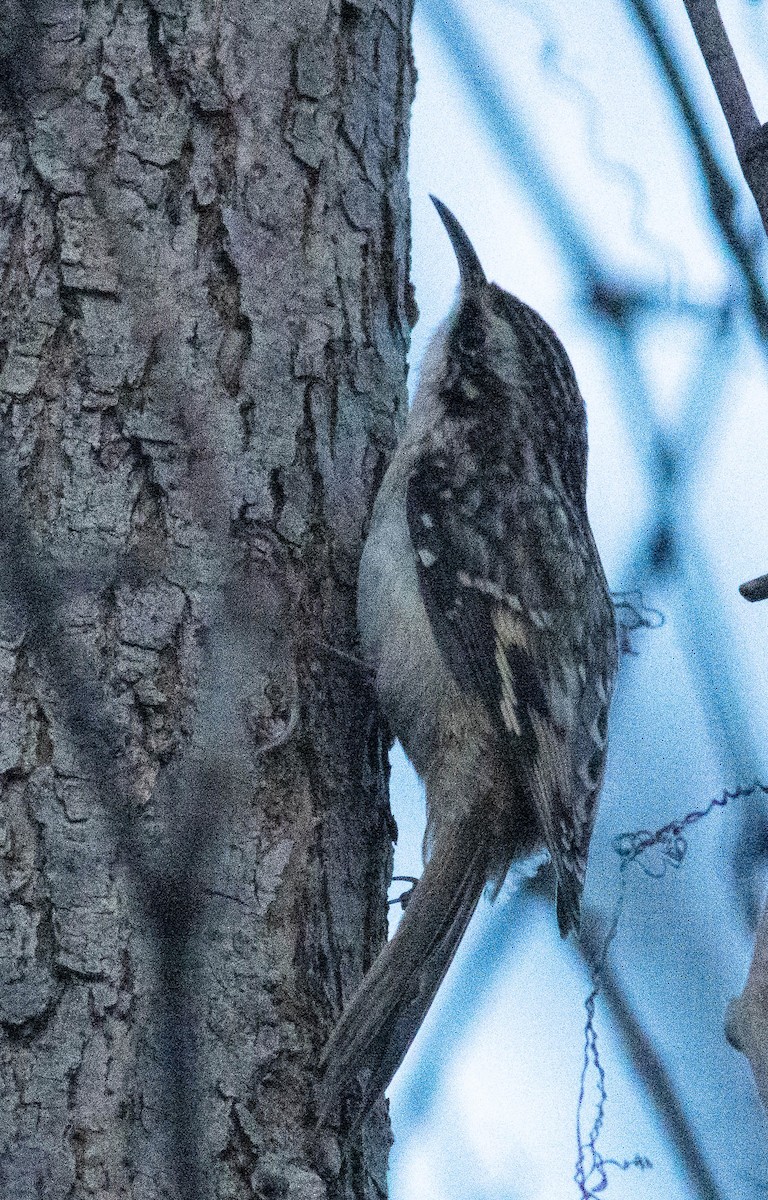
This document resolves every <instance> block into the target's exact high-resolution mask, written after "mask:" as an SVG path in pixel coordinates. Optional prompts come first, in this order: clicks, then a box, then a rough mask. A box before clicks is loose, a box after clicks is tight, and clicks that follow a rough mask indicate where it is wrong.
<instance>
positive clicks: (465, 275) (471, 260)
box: [429, 196, 487, 292]
mask: <svg viewBox="0 0 768 1200" xmlns="http://www.w3.org/2000/svg"><path fill="white" fill-rule="evenodd" d="M429 198H430V200H431V201H432V203H433V204H434V206H435V208H436V209H437V211H438V215H439V217H440V220H441V221H442V222H443V225H444V226H445V231H446V233H447V234H448V237H449V238H450V239H451V245H452V246H453V252H454V254H455V255H456V261H457V262H458V264H459V276H460V278H461V290H462V291H463V292H468V291H470V289H472V288H478V287H482V285H483V284H485V283H486V282H487V280H486V278H485V271H484V270H483V268H482V267H481V266H480V259H479V258H478V257H477V255H476V254H475V249H474V246H473V245H472V243H471V242H470V240H469V238H468V237H467V235H466V233H465V232H464V230H463V229H462V227H461V225H459V222H458V221H457V220H456V218H455V217H454V215H453V213H452V212H451V210H450V208H446V206H445V205H444V204H443V202H442V200H438V198H437V196H430V197H429Z"/></svg>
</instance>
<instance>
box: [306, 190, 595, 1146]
mask: <svg viewBox="0 0 768 1200" xmlns="http://www.w3.org/2000/svg"><path fill="white" fill-rule="evenodd" d="M431 200H432V202H433V203H434V205H435V208H436V209H437V212H438V214H439V216H440V218H441V220H442V223H443V225H444V227H445V230H446V232H447V235H448V238H449V239H450V242H451V245H452V247H453V251H454V253H455V256H456V260H457V263H458V267H459V289H458V294H457V298H456V302H455V304H454V306H453V308H452V310H451V312H450V313H449V315H448V316H447V318H446V319H445V320H444V321H443V323H442V324H441V325H440V326H439V327H438V329H437V331H436V332H435V334H434V335H433V337H432V339H431V341H430V343H429V345H428V347H427V349H426V351H425V354H424V359H423V363H422V367H421V371H420V378H419V384H418V388H417V391H416V395H415V398H414V402H413V405H412V408H411V410H410V412H409V414H408V418H407V421H406V426H405V431H404V434H403V437H402V440H401V441H400V443H399V445H398V447H397V450H396V451H395V454H394V456H393V458H392V460H391V462H390V465H389V467H388V469H387V471H386V473H385V475H384V478H383V480H382V483H381V487H380V489H379V492H378V494H377V496H376V500H375V503H374V507H373V512H372V516H371V522H370V527H369V531H368V535H367V538H366V541H365V545H364V548H363V553H362V557H361V563H360V570H359V576H358V602H357V617H358V626H359V632H360V642H361V647H362V650H363V654H364V656H365V660H366V663H367V664H368V666H369V667H370V669H371V671H372V673H373V678H374V680H375V687H376V693H377V698H378V704H379V708H380V710H381V712H382V714H383V716H384V717H385V718H386V721H387V722H388V724H389V727H390V729H391V731H392V732H393V734H394V736H395V737H397V738H398V739H399V740H400V742H401V744H402V746H403V748H404V750H405V752H406V754H407V755H408V758H409V759H410V761H411V763H412V764H413V766H414V768H415V770H416V772H417V773H418V775H419V776H420V778H421V780H422V781H423V783H424V786H425V791H426V803H427V829H426V834H425V842H424V850H425V867H424V871H423V874H422V876H421V878H420V880H419V882H418V883H417V884H416V886H415V888H414V890H413V893H412V895H411V897H410V899H409V902H408V904H407V907H405V908H404V911H403V916H402V920H401V922H400V925H399V927H398V929H397V931H396V933H395V935H394V937H393V938H392V940H391V941H390V942H388V943H387V944H386V945H385V947H384V948H383V950H382V951H381V952H380V954H379V955H378V957H377V958H376V959H375V961H374V963H373V965H372V966H371V968H370V970H369V971H368V973H367V975H366V976H365V977H364V979H363V981H362V983H361V984H360V986H359V988H358V990H357V992H356V993H355V994H354V996H353V997H352V999H351V1001H350V1003H349V1004H348V1005H347V1006H346V1007H345V1009H344V1011H343V1014H342V1016H341V1019H340V1020H339V1022H338V1024H337V1025H336V1027H335V1029H334V1031H333V1032H332V1034H331V1037H330V1039H329V1041H328V1043H327V1044H326V1047H325V1050H324V1052H323V1055H322V1058H321V1067H322V1074H321V1077H320V1081H319V1086H318V1089H317V1093H316V1095H317V1110H318V1120H319V1123H320V1124H321V1125H323V1124H327V1123H328V1121H329V1119H330V1118H331V1115H332V1114H333V1113H335V1112H338V1110H339V1105H340V1103H341V1102H342V1100H344V1098H345V1097H349V1099H350V1103H351V1105H352V1110H351V1111H352V1117H351V1119H350V1122H349V1125H350V1129H352V1128H356V1127H357V1126H359V1124H360V1122H361V1121H362V1120H363V1118H364V1117H365V1116H366V1115H367V1113H368V1112H369V1111H370V1109H371V1107H372V1106H373V1104H374V1103H375V1101H376V1099H377V1098H378V1096H379V1095H380V1094H381V1093H382V1092H383V1091H384V1090H385V1088H386V1087H387V1085H388V1084H389V1082H390V1080H391V1079H392V1076H393V1075H394V1073H395V1071H396V1070H397V1068H398V1067H399V1065H400V1063H401V1062H402V1060H403V1058H404V1057H405V1054H406V1052H407V1050H408V1048H409V1046H410V1045H411V1043H412V1041H413V1039H414V1037H415V1035H416V1032H417V1031H418V1028H419V1026H420V1024H421V1022H422V1020H423V1019H424V1016H425V1015H426V1012H427V1010H428V1008H429V1006H430V1004H431V1003H432V1000H433V999H434V996H435V994H436V992H437V990H438V988H439V987H440V984H441V982H442V980H443V978H444V976H445V973H446V971H447V969H448V966H449V965H450V963H451V960H452V959H453V956H454V954H455V952H456V949H457V947H458V945H459V942H460V941H461V938H462V937H463V935H464V933H465V931H466V928H467V926H468V924H469V921H470V919H471V917H472V914H473V912H474V911H475V908H476V907H477V904H478V901H479V899H480V896H481V895H482V893H483V891H484V890H485V889H488V890H489V892H490V895H491V897H494V896H495V895H496V893H497V892H498V890H499V889H500V887H501V886H502V884H503V882H504V880H505V878H506V876H507V874H508V872H509V871H510V868H513V869H515V870H518V871H521V872H525V871H526V870H527V869H528V868H530V865H531V864H534V866H535V864H536V863H537V861H538V862H541V861H542V860H543V858H544V857H546V856H547V855H548V857H549V858H550V859H551V861H552V863H553V865H554V874H555V877H556V896H557V898H556V912H557V921H558V925H559V929H560V933H561V935H562V936H563V937H565V936H566V935H567V934H568V933H569V932H570V931H572V930H573V931H578V925H579V914H580V904H581V894H582V889H583V886H584V878H585V873H586V867H587V854H588V849H589V842H590V837H591V834H592V829H593V825H594V821H595V816H596V810H597V801H598V795H599V791H600V787H601V784H602V780H603V774H604V767H605V756H606V749H607V735H608V710H609V705H610V700H611V694H612V691H613V686H614V681H615V675H616V666H617V658H618V651H617V641H616V624H615V615H614V608H613V604H612V601H611V596H610V592H609V590H608V585H607V583H606V579H605V574H604V572H603V568H602V564H601V561H600V557H599V554H598V551H597V548H596V545H595V541H594V537H593V534H592V530H591V528H590V524H589V519H588V516H587V507H586V475H587V432H586V412H585V406H584V401H583V398H582V396H581V393H580V391H579V387H578V384H577V382H576V377H575V374H574V371H573V368H572V366H571V363H570V360H569V358H568V355H567V353H566V351H565V349H564V347H563V345H562V343H561V341H560V339H559V338H558V337H557V335H556V334H555V333H554V331H553V330H552V329H551V327H550V326H549V325H548V324H547V322H546V321H545V320H544V319H543V318H542V317H541V316H539V314H538V313H537V312H535V311H534V310H533V309H532V308H531V307H529V305H527V304H526V303H524V302H523V301H522V300H520V299H518V298H517V297H515V296H513V295H511V294H510V293H508V292H507V291H505V290H504V289H503V288H501V287H499V286H498V285H497V284H495V283H489V282H488V280H487V279H486V276H485V272H484V270H483V268H482V266H481V263H480V260H479V258H478V256H477V254H476V252H475V250H474V247H473V246H472V243H471V242H470V240H469V237H468V236H467V234H466V232H465V231H464V229H463V227H462V226H461V225H460V224H459V222H458V220H457V219H456V217H455V216H454V215H453V213H452V212H451V211H450V209H448V208H447V207H446V205H445V204H443V203H442V201H440V200H438V199H437V198H436V197H434V196H432V197H431ZM352 1093H354V1095H352Z"/></svg>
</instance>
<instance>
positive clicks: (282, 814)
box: [0, 0, 412, 1200]
mask: <svg viewBox="0 0 768 1200" xmlns="http://www.w3.org/2000/svg"><path fill="white" fill-rule="evenodd" d="M409 21H410V0H287V2H286V0H283V2H282V3H279V2H278V0H260V3H258V4H253V3H250V2H245V0H220V2H215V0H90V2H89V0H42V2H40V3H38V4H37V5H36V6H34V5H30V4H29V2H27V3H25V4H24V5H23V6H22V5H21V4H20V3H16V2H10V0H2V2H0V30H2V33H1V34H0V37H2V39H3V41H2V44H1V47H0V53H2V59H3V61H2V64H0V75H2V97H1V99H2V112H1V113H0V217H1V220H0V264H1V266H0V271H1V276H0V279H1V283H0V289H1V290H0V306H1V307H0V420H1V424H0V437H1V438H2V444H1V446H0V449H1V451H2V477H1V479H0V482H1V483H2V503H1V504H0V522H2V528H1V529H0V535H1V536H2V559H1V561H0V599H1V601H2V603H1V604H0V676H1V677H2V683H1V684H0V783H1V785H2V791H1V792H0V800H1V802H2V825H1V827H0V853H1V854H2V857H1V858H0V865H1V867H2V871H1V873H0V886H1V887H2V896H3V906H2V922H1V923H0V1072H1V1075H0V1079H1V1083H0V1106H1V1107H0V1139H1V1140H0V1193H2V1195H7V1196H11V1195H13V1196H14V1197H16V1198H17V1200H24V1198H25V1197H32V1196H35V1197H38V1196H44V1197H45V1200H59V1198H61V1200H63V1198H64V1197H85V1196H89V1197H99V1198H107V1197H110V1198H112V1197H128V1196H130V1197H135V1198H136V1200H139V1198H141V1200H155V1198H156V1197H160V1196H164V1197H165V1196H168V1197H171V1196H173V1197H175V1196H186V1197H190V1198H191V1197H194V1198H195V1200H200V1198H201V1197H214V1196H215V1197H222V1198H223V1197H227V1198H229V1197H233V1198H234V1197H245V1196H251V1195H256V1196H263V1197H279V1196H288V1197H290V1198H291V1200H304V1198H307V1200H309V1198H312V1200H319V1198H320V1197H324V1196H325V1195H328V1196H331V1197H353V1196H354V1197H364V1196H373V1195H378V1194H380V1193H382V1192H383V1191H384V1187H385V1183H384V1172H385V1169H386V1146H387V1137H388V1134H387V1129H386V1118H385V1115H384V1112H383V1108H380V1110H379V1111H378V1112H377V1114H376V1115H375V1117H374V1119H373V1120H372V1121H371V1122H370V1123H369V1126H368V1129H367V1131H366V1133H365V1136H364V1139H363V1143H362V1145H361V1144H360V1143H359V1142H358V1143H356V1144H355V1145H353V1146H352V1147H351V1148H347V1149H346V1150H344V1149H340V1147H339V1145H338V1143H337V1141H336V1139H335V1137H334V1136H332V1135H327V1136H326V1137H324V1138H322V1139H319V1140H318V1139H317V1138H315V1137H314V1135H312V1134H311V1132H310V1130H311V1126H312V1116H313V1113H312V1099H311V1086H312V1081H313V1078H314V1075H315V1072H316V1068H317V1061H318V1055H319V1051H320V1048H321V1046H322V1043H323V1041H324V1038H325V1036H326V1034H327V1032H328V1029H329V1028H330V1026H331V1024H332V1023H333V1021H334V1019H335V1017H336V1015H337V1014H338V1011H339V1008H340V1005H341V1000H342V995H344V994H347V993H348V992H349V991H351V989H352V988H353V987H354V986H355V984H356V983H357V981H358V980H359V978H360V975H361V973H362V971H363V969H364V968H365V966H366V965H367V963H368V962H369V961H370V959H371V958H372V956H373V955H374V953H375V951H376V949H377V948H378V946H379V945H380V943H381V941H382V940H383V938H384V937H385V908H384V904H383V889H384V884H385V881H386V877H387V872H388V870H389V867H390V850H391V843H390V834H391V829H392V823H391V817H390V814H389V809H388V805H387V799H386V768H385V765H384V764H385V754H384V750H385V746H384V744H383V739H382V735H381V733H380V730H379V729H378V726H377V724H376V721H375V716H374V709H373V699H372V694H371V690H370V686H369V681H368V679H367V678H366V675H365V672H364V671H363V670H362V669H361V668H360V666H359V665H358V664H357V663H356V662H355V660H354V653H355V640H356V635H355V623H354V593H355V576H356V566H357V560H358V557H359V552H360V549H361V538H362V534H363V531H364V527H365V522H366V518H367V513H368V511H369V508H370V504H371V500H372V497H373V495H374V493H375V490H376V487H377V484H378V481H379V479H380V477H381V474H382V471H383V469H384V466H385V463H386V460H387V457H388V455H389V453H390V451H391V449H392V446H393V443H394V440H395V437H396V432H397V426H398V423H399V421H400V418H401V416H402V414H403V411H404V406H405V383H404V379H405V351H406V345H407V339H408V323H409V317H410V315H411V314H410V311H409V305H410V294H409V291H408V282H407V271H408V223H407V210H408V204H407V189H406V179H405V159H406V135H407V125H408V110H409V104H410V99H411V91H412V67H411V59H410V51H409V42H408V38H409ZM345 653H346V654H347V655H351V656H352V657H344V654H345Z"/></svg>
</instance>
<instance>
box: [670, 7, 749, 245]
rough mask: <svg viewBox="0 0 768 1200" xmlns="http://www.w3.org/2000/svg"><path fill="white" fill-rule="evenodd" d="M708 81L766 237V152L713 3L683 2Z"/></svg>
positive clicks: (730, 47)
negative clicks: (714, 93) (721, 113)
mask: <svg viewBox="0 0 768 1200" xmlns="http://www.w3.org/2000/svg"><path fill="white" fill-rule="evenodd" d="M683 3H684V4H685V8H686V12H687V13H688V17H689V19H690V22H691V25H692V27H693V32H694V34H695V35H696V41H697V42H698V44H699V49H700V50H701V53H702V57H703V58H704V62H705V63H706V66H707V70H708V71H709V76H710V79H711V80H712V84H713V86H714V89H715V91H716V93H717V98H718V100H719V101H720V107H721V108H722V110H723V115H724V117H725V119H726V121H727V122H728V128H729V129H730V131H731V137H732V138H733V145H734V147H735V150H736V157H737V158H738V160H739V166H740V167H741V169H742V172H743V173H744V178H745V179H746V181H747V183H748V185H749V188H750V191H751V192H752V195H753V196H754V198H755V203H756V204H757V208H758V212H759V213H760V219H761V220H762V222H763V227H764V228H765V230H766V233H768V148H767V147H766V136H765V130H764V128H763V127H762V126H761V124H760V122H759V120H758V118H757V113H756V112H755V108H754V105H753V104H752V99H751V97H750V95H749V91H748V90H747V85H746V83H745V82H744V76H743V75H742V73H741V68H740V66H739V63H738V60H737V58H736V55H735V53H734V50H733V46H732V45H731V43H730V39H729V37H728V34H727V32H726V29H725V26H724V25H723V21H722V18H721V16H720V12H719V10H718V7H717V0H683Z"/></svg>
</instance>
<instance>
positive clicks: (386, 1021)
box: [317, 820, 488, 1125]
mask: <svg viewBox="0 0 768 1200" xmlns="http://www.w3.org/2000/svg"><path fill="white" fill-rule="evenodd" d="M478 832H479V831H478V828H477V824H476V823H472V822H470V821H468V820H467V821H465V822H462V823H460V824H459V826H458V827H457V828H456V829H455V831H454V832H453V833H452V834H451V835H450V836H448V837H443V838H440V839H439V840H438V843H437V845H436V846H435V850H434V853H433V855H432V857H431V859H430V860H429V862H428V863H427V865H426V867H425V869H424V873H423V875H422V877H421V879H420V880H419V882H418V884H417V885H416V887H415V888H414V891H413V895H412V896H411V899H410V901H409V902H408V907H407V908H406V910H405V912H404V914H403V919H402V921H401V922H400V925H399V927H398V930H397V932H396V934H395V936H394V938H393V939H392V941H391V942H389V943H388V944H387V945H386V946H385V947H384V949H383V950H382V952H381V953H380V954H379V956H378V958H377V959H376V961H375V962H374V964H373V966H372V967H371V969H370V971H369V972H368V974H367V975H366V977H365V979H364V980H363V982H362V984H361V985H360V987H359V989H358V991H357V992H356V994H355V996H354V997H353V999H352V1001H351V1003H350V1005H349V1007H348V1008H347V1009H346V1010H345V1012H344V1013H343V1015H342V1017H341V1020H340V1021H339V1023H338V1025H337V1026H336V1028H335V1029H334V1031H333V1033H332V1034H331V1037H330V1040H329V1042H328V1045H327V1046H326V1049H325V1052H324V1054H323V1065H324V1074H323V1077H322V1080H321V1082H320V1086H319V1090H318V1097H317V1098H318V1106H319V1118H318V1121H319V1123H320V1124H324V1123H325V1122H326V1120H327V1118H328V1116H329V1114H330V1113H331V1112H332V1111H333V1110H334V1109H335V1108H336V1107H337V1105H338V1104H339V1102H340V1101H341V1100H342V1098H343V1097H344V1096H345V1095H346V1093H347V1091H348V1090H349V1088H350V1085H351V1084H352V1083H353V1082H354V1081H355V1079H356V1078H357V1076H358V1074H359V1073H360V1072H362V1071H364V1070H365V1071H366V1072H367V1075H366V1078H365V1079H364V1080H363V1081H361V1082H362V1100H361V1102H360V1105H359V1108H358V1109H357V1110H356V1112H355V1122H354V1123H355V1125H357V1124H359V1122H360V1121H362V1119H363V1118H364V1117H365V1115H366V1114H367V1113H368V1112H369V1110H370V1109H371V1107H372V1106H373V1104H374V1103H375V1101H376V1099H377V1097H378V1096H379V1095H380V1094H381V1093H382V1092H383V1091H384V1089H385V1088H386V1087H387V1085H388V1083H389V1082H390V1080H391V1079H392V1076H393V1075H394V1073H395V1071H396V1070H397V1068H398V1067H399V1066H400V1063H401V1062H402V1061H403V1059H404V1058H405V1055H406V1053H407V1051H408V1047H409V1046H410V1044H411V1042H412V1041H413V1039H414V1037H415V1036H416V1032H417V1030H418V1028H419V1026H420V1025H421V1022H422V1021H423V1019H424V1017H425V1015H426V1013H427V1010H428V1008H429V1006H430V1005H431V1003H432V1001H433V999H434V997H435V994H436V992H437V989H438V988H439V987H440V984H441V983H442V980H443V977H444V976H445V973H446V971H447V970H448V967H449V966H450V963H451V960H452V959H453V956H454V954H455V953H456V948H457V947H458V944H459V942H460V941H461V939H462V937H463V935H464V932H465V930H466V928H467V925H468V924H469V921H470V918H471V916H472V913H473V912H474V911H475V908H476V906H477V902H478V900H479V898H480V893H481V892H482V890H483V887H484V885H485V882H486V879H487V873H488V852H487V848H486V845H485V843H484V842H482V841H481V843H480V844H479V845H478Z"/></svg>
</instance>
